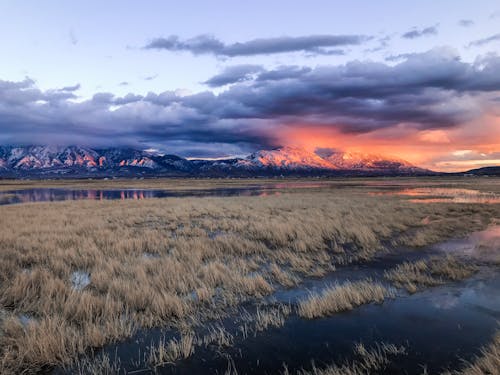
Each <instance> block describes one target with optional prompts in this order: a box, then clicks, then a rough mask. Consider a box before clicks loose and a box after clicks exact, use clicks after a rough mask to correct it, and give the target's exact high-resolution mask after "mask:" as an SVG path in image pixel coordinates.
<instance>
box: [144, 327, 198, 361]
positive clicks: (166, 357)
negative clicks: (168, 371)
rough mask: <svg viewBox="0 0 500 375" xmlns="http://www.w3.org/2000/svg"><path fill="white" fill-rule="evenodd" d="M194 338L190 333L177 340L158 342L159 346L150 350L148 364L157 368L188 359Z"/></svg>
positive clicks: (193, 346) (191, 352)
mask: <svg viewBox="0 0 500 375" xmlns="http://www.w3.org/2000/svg"><path fill="white" fill-rule="evenodd" d="M194 348H195V336H194V334H192V333H188V334H185V335H182V336H181V337H180V338H179V339H171V340H168V341H165V340H160V342H159V344H158V345H156V346H153V347H151V348H150V353H149V356H148V364H149V365H150V366H151V367H158V366H162V365H165V364H167V363H175V362H176V361H178V360H180V359H186V358H189V357H190V356H191V355H192V354H193V353H194Z"/></svg>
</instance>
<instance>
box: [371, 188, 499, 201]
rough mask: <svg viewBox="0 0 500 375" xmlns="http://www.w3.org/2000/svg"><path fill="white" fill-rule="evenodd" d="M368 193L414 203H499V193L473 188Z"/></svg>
mask: <svg viewBox="0 0 500 375" xmlns="http://www.w3.org/2000/svg"><path fill="white" fill-rule="evenodd" d="M370 195H402V196H406V197H411V199H410V202H414V203H439V202H451V203H485V204H494V203H500V195H499V194H495V193H489V192H484V191H479V190H473V189H456V188H438V187H427V188H408V189H401V190H396V191H385V192H371V193H370Z"/></svg>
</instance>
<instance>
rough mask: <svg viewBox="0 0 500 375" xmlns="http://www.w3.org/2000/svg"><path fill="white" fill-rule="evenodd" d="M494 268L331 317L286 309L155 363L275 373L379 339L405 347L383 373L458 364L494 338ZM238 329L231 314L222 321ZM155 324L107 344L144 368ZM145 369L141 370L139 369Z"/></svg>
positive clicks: (498, 315)
mask: <svg viewBox="0 0 500 375" xmlns="http://www.w3.org/2000/svg"><path fill="white" fill-rule="evenodd" d="M499 288H500V273H499V272H493V271H486V272H483V273H482V274H480V275H478V276H477V277H475V278H473V279H470V280H468V281H464V282H461V283H456V284H453V285H448V286H443V287H437V288H433V289H429V290H426V291H424V292H422V293H418V294H414V295H411V296H404V297H398V298H396V299H393V300H387V301H386V302H384V303H383V304H380V305H374V304H371V305H366V306H362V307H360V308H357V309H355V310H353V311H350V312H346V313H339V314H335V315H333V316H331V317H327V318H322V319H315V320H305V319H301V318H299V317H297V316H296V315H292V316H290V317H289V318H288V319H287V320H286V323H285V325H284V326H283V327H281V328H271V329H269V330H267V331H264V332H261V333H258V334H257V335H256V336H253V335H250V336H249V337H248V338H246V339H243V337H241V335H240V336H238V337H237V338H236V341H235V344H234V346H232V347H230V348H227V349H223V350H222V351H220V350H214V349H213V348H212V349H211V348H203V347H196V349H195V353H194V355H193V356H191V357H190V358H188V359H186V360H181V361H178V362H177V363H176V364H175V365H167V366H164V367H162V368H157V373H160V374H217V373H219V374H222V373H224V371H225V370H226V369H227V367H228V363H229V361H230V362H231V363H233V364H234V367H235V368H236V369H237V371H238V374H278V373H280V371H282V370H283V363H286V364H287V366H288V369H289V370H291V371H292V373H293V372H294V371H295V370H298V369H301V368H308V367H309V366H310V364H311V361H312V360H314V362H315V363H316V365H318V366H319V367H321V366H323V365H327V364H331V363H332V362H337V363H343V361H345V360H349V359H350V358H351V359H352V351H353V347H354V345H355V344H356V343H360V342H361V343H363V344H364V345H365V346H367V347H370V346H373V345H375V344H377V343H380V342H386V343H393V344H397V345H404V346H406V347H407V350H408V355H406V356H401V357H397V358H395V359H394V361H393V364H392V365H391V367H390V368H389V369H386V370H385V371H384V373H386V374H401V373H406V374H419V375H420V374H421V373H422V365H426V366H427V369H428V373H429V374H434V373H439V372H441V371H442V370H444V369H457V368H459V367H460V366H461V365H462V360H463V359H469V360H470V359H472V357H473V356H474V355H476V354H478V353H479V349H480V347H481V346H482V345H486V344H488V343H489V341H490V340H491V338H492V335H493V333H494V331H495V329H496V328H498V323H497V321H498V320H499V319H500V294H499V293H498V290H499ZM224 324H225V326H226V328H227V329H228V330H229V331H230V332H231V333H233V334H234V333H237V327H236V325H235V324H234V321H232V320H231V319H227V320H225V321H224ZM161 337H162V332H161V330H152V331H148V332H141V333H139V334H137V335H136V336H135V337H133V338H131V339H130V340H127V341H126V342H123V343H120V344H117V345H112V346H108V347H107V348H105V352H106V353H108V354H109V355H110V357H111V358H115V356H116V357H117V358H119V359H120V361H121V364H122V366H123V369H126V370H127V371H136V370H140V369H142V370H144V373H148V371H147V370H145V367H144V366H137V365H136V364H134V361H136V360H137V358H138V357H139V356H140V354H139V348H142V350H143V351H144V349H145V348H146V347H147V346H148V345H150V344H151V343H157V342H158V340H159V339H160V338H161ZM141 373H143V372H141Z"/></svg>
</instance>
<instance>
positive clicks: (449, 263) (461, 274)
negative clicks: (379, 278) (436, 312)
mask: <svg viewBox="0 0 500 375" xmlns="http://www.w3.org/2000/svg"><path fill="white" fill-rule="evenodd" d="M476 271H477V267H476V266H475V265H473V264H471V263H470V260H469V261H465V260H461V259H459V258H457V257H453V256H451V255H448V256H446V257H441V258H438V257H433V258H430V259H427V260H420V261H417V262H405V263H403V264H400V265H399V266H397V267H395V268H394V269H392V270H390V271H386V272H385V274H384V276H385V278H386V279H388V280H390V281H392V282H393V283H394V285H396V286H397V287H399V288H405V289H406V290H407V291H408V292H409V293H415V292H417V291H418V290H419V289H422V288H424V287H430V286H436V285H441V284H445V283H447V282H450V281H456V280H462V279H466V278H468V277H470V276H472V275H473V274H474V273H475V272H476Z"/></svg>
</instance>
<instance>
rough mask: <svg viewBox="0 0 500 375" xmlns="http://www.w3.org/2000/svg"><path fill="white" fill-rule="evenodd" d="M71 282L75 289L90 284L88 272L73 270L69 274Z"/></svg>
mask: <svg viewBox="0 0 500 375" xmlns="http://www.w3.org/2000/svg"><path fill="white" fill-rule="evenodd" d="M71 284H72V285H73V289H75V290H82V289H84V288H85V287H86V286H87V285H89V284H90V273H88V272H86V271H82V270H78V271H75V272H73V273H72V274H71Z"/></svg>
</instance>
